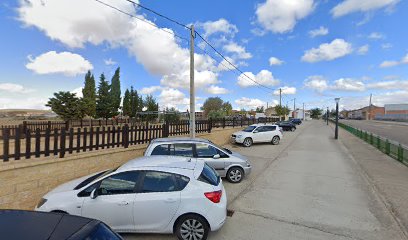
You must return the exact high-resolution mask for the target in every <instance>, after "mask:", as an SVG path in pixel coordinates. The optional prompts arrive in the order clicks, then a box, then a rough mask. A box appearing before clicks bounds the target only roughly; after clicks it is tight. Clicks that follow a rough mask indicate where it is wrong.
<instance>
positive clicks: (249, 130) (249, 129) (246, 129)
mask: <svg viewBox="0 0 408 240" xmlns="http://www.w3.org/2000/svg"><path fill="white" fill-rule="evenodd" d="M255 128H256V126H248V127H247V128H245V129H244V130H242V131H244V132H252V131H253V130H254V129H255Z"/></svg>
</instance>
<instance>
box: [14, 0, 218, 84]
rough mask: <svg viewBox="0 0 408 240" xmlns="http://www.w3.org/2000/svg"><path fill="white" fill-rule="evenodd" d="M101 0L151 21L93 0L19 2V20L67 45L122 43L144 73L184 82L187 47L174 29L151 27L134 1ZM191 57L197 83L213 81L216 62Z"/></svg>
mask: <svg viewBox="0 0 408 240" xmlns="http://www.w3.org/2000/svg"><path fill="white" fill-rule="evenodd" d="M105 2H106V3H109V4H112V5H114V6H116V7H118V8H120V9H121V10H123V11H125V12H128V13H130V14H133V15H137V17H138V18H142V19H144V20H145V21H147V22H149V23H150V24H148V23H146V22H143V21H139V20H137V19H132V18H129V16H126V15H124V14H121V13H118V12H117V11H115V10H113V9H110V8H107V7H106V6H104V5H102V4H100V3H98V2H96V1H94V0H71V1H66V0H53V1H47V2H46V4H43V2H42V1H39V0H26V1H20V7H19V8H18V13H19V19H20V21H21V22H22V23H24V24H25V25H26V26H33V27H36V28H38V29H40V30H41V31H43V32H44V33H45V34H46V35H47V36H48V37H49V38H51V39H53V40H57V41H59V42H61V43H63V44H65V45H67V46H68V47H70V48H78V47H84V46H85V44H93V45H100V44H102V43H107V44H108V45H109V46H111V47H122V48H125V49H127V50H128V51H129V53H130V55H132V56H134V57H135V58H136V60H137V62H139V63H140V64H142V65H143V67H144V68H145V69H146V70H147V71H148V72H149V73H151V74H153V75H157V76H161V77H162V79H161V82H162V83H164V84H165V86H170V87H184V88H186V87H188V82H189V67H190V61H189V49H187V48H183V47H181V46H180V45H179V43H178V41H177V39H175V37H174V35H171V34H169V33H168V32H170V33H172V32H173V30H172V29H168V28H163V29H160V28H156V27H155V23H154V22H152V21H149V20H148V19H146V18H145V16H144V15H140V14H137V12H136V9H135V8H134V6H133V4H130V3H128V2H126V1H119V2H118V1H114V0H106V1H105ZM89 9H92V11H89ZM152 25H153V26H152ZM161 30H165V31H167V32H165V31H161ZM195 56H196V59H197V62H196V69H197V72H196V78H197V83H198V86H207V85H211V84H215V83H217V82H218V81H217V80H216V78H217V73H216V72H214V71H215V70H216V67H217V66H214V64H215V61H214V60H212V59H211V58H210V57H208V56H204V55H200V54H196V55H195ZM208 77H210V80H209V81H208ZM204 78H207V80H204ZM214 79H215V80H214Z"/></svg>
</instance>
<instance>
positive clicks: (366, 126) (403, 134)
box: [341, 120, 408, 146]
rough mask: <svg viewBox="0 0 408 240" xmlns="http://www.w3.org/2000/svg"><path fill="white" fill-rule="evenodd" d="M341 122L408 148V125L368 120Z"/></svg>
mask: <svg viewBox="0 0 408 240" xmlns="http://www.w3.org/2000/svg"><path fill="white" fill-rule="evenodd" d="M341 122H343V123H345V124H348V125H350V126H352V127H356V128H359V129H362V130H365V131H369V132H372V133H374V134H376V135H379V136H382V137H385V138H388V139H390V140H393V141H396V142H399V143H401V144H403V145H405V146H408V123H399V122H387V121H367V120H341Z"/></svg>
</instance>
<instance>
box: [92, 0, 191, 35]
mask: <svg viewBox="0 0 408 240" xmlns="http://www.w3.org/2000/svg"><path fill="white" fill-rule="evenodd" d="M95 1H96V2H98V3H100V4H102V5H105V6H107V7H109V8H112V9H114V10H116V11H118V12H120V13H122V14H125V15H127V16H129V17H131V18H135V19H137V20H140V21H143V22H145V23H147V24H149V25H151V26H153V27H155V28H157V29H159V30H161V31H164V32H166V33H168V34H171V35H173V36H175V37H178V38H180V39H183V40H185V41H187V42H188V41H189V40H188V39H187V38H185V37H182V36H180V35H178V34H176V33H174V32H171V31H168V30H166V29H164V28H159V27H158V26H156V25H155V24H153V23H151V22H150V21H147V20H146V19H144V18H141V17H138V16H135V15H133V14H130V13H128V12H125V11H123V10H121V9H119V8H117V7H115V6H112V5H110V4H108V3H105V2H103V1H100V0H95ZM125 1H127V0H125Z"/></svg>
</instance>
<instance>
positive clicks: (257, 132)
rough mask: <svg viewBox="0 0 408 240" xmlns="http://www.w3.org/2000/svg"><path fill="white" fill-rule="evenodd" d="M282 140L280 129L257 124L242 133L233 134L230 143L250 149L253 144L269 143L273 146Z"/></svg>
mask: <svg viewBox="0 0 408 240" xmlns="http://www.w3.org/2000/svg"><path fill="white" fill-rule="evenodd" d="M282 138H283V134H282V129H281V128H280V127H279V126H278V125H274V124H267V123H266V124H265V123H259V124H253V125H250V126H248V127H247V128H245V129H244V130H242V131H239V132H235V133H234V134H232V136H231V141H232V142H234V143H240V144H243V145H244V146H245V147H250V146H251V145H252V144H253V143H260V142H270V143H272V144H273V145H277V144H279V141H280V140H282Z"/></svg>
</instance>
